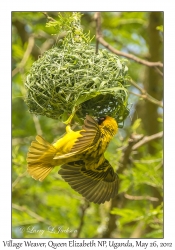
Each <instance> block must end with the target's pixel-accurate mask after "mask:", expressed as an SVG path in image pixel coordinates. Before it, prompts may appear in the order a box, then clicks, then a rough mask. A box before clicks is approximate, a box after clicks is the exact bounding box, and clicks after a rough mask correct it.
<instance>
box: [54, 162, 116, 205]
mask: <svg viewBox="0 0 175 250" xmlns="http://www.w3.org/2000/svg"><path fill="white" fill-rule="evenodd" d="M58 173H59V174H60V175H61V176H62V178H63V179H64V180H65V181H66V182H68V183H69V185H70V186H71V187H72V188H73V189H74V190H75V191H77V192H78V193H80V194H81V195H82V196H83V197H85V198H86V199H87V200H89V201H91V202H94V203H98V204H101V203H104V202H105V201H109V200H110V199H111V198H114V197H115V196H116V194H117V189H118V185H117V182H118V177H117V174H116V173H115V172H114V169H113V168H112V166H111V165H110V163H109V162H108V161H107V160H105V161H104V162H103V164H101V165H100V166H99V168H97V169H96V171H92V170H87V169H86V168H85V163H84V162H83V161H76V162H70V163H67V164H65V165H63V166H61V169H60V170H59V172H58Z"/></svg>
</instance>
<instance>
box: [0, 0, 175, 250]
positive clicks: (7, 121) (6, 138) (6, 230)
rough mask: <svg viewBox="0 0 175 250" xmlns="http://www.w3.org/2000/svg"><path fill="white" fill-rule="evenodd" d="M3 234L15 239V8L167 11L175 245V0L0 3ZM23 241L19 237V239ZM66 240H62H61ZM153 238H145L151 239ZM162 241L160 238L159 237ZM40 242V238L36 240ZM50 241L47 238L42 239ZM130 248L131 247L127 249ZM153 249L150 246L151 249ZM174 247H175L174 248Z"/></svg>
mask: <svg viewBox="0 0 175 250" xmlns="http://www.w3.org/2000/svg"><path fill="white" fill-rule="evenodd" d="M0 9H1V12H0V23H1V39H0V58H1V66H0V76H1V77H0V102H1V103H0V121H1V122H0V154H1V159H0V168H1V173H0V185H1V186H0V197H1V201H0V204H1V205H0V225H1V226H0V235H1V242H0V244H1V245H2V240H9V239H10V238H11V11H53V10H54V11H150V10H151V11H164V18H165V35H164V38H165V50H164V59H165V61H164V63H165V71H164V72H165V83H164V87H165V109H164V112H165V115H164V119H165V123H164V124H165V136H164V142H165V144H164V152H165V153H164V159H165V167H164V169H165V173H164V180H165V190H164V191H165V192H164V194H165V198H164V202H165V204H164V208H165V216H164V219H165V220H164V226H165V228H164V230H165V232H164V237H165V238H164V240H160V241H164V242H173V245H174V246H173V248H174V247H175V229H174V227H175V226H174V225H175V198H174V191H175V185H174V184H175V159H174V154H175V104H174V100H175V91H174V90H175V80H174V74H173V73H174V71H175V69H174V68H175V66H174V54H175V53H174V50H175V35H174V23H175V20H174V19H175V15H174V9H175V8H174V1H173V0H169V1H156V0H155V1H152V0H147V1H140V0H134V1H131V0H127V1H126V0H125V1H110V0H108V1H92V0H89V1H82V0H78V1H75V0H69V1H68V0H67V1H66V0H64V1H52V0H49V1H36V0H35V1H34V0H30V1H24V0H21V1H19V0H18V1H13V0H12V1H9V0H6V1H1V3H0ZM19 241H20V240H18V242H19ZM61 241H63V242H64V240H60V242H61ZM147 241H149V240H144V242H147ZM157 241H158V240H157ZM35 242H37V240H35ZM42 242H46V240H44V239H43V240H42ZM125 249H127V248H125ZM147 249H149V248H147ZM171 249H172V248H171Z"/></svg>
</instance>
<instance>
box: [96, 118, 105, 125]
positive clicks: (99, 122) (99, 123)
mask: <svg viewBox="0 0 175 250" xmlns="http://www.w3.org/2000/svg"><path fill="white" fill-rule="evenodd" d="M105 119H106V117H104V116H103V117H99V118H98V125H101V124H102V122H103V121H104V120H105Z"/></svg>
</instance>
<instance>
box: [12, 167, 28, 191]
mask: <svg viewBox="0 0 175 250" xmlns="http://www.w3.org/2000/svg"><path fill="white" fill-rule="evenodd" d="M14 164H16V163H14ZM26 174H27V171H25V172H24V173H23V174H21V175H19V176H18V177H17V178H16V180H15V181H14V182H13V183H12V189H13V188H14V187H15V186H16V185H17V183H18V182H19V181H20V180H21V178H23V177H24V176H25V175H26Z"/></svg>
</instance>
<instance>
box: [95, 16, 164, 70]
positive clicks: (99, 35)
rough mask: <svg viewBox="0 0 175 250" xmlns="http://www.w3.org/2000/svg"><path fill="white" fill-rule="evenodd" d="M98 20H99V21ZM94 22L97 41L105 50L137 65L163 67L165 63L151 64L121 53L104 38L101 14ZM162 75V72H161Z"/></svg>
mask: <svg viewBox="0 0 175 250" xmlns="http://www.w3.org/2000/svg"><path fill="white" fill-rule="evenodd" d="M97 19H98V20H97ZM94 20H96V23H97V24H98V27H97V28H96V39H97V40H98V42H99V43H101V44H102V45H103V46H104V47H105V48H107V49H108V50H110V51H111V52H112V53H114V54H116V55H118V56H124V57H126V58H128V59H130V60H133V61H135V62H137V63H140V64H143V65H145V66H148V67H160V68H162V67H163V63H161V62H149V61H147V60H144V59H141V58H139V57H137V56H135V55H133V54H128V53H125V52H122V51H119V50H117V49H115V48H114V47H112V46H111V45H110V44H109V43H107V42H106V41H105V40H104V38H103V37H102V33H101V32H100V25H101V24H100V12H97V14H95V16H94ZM161 73H162V72H161Z"/></svg>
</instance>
